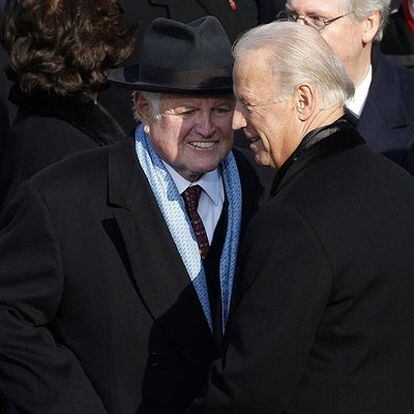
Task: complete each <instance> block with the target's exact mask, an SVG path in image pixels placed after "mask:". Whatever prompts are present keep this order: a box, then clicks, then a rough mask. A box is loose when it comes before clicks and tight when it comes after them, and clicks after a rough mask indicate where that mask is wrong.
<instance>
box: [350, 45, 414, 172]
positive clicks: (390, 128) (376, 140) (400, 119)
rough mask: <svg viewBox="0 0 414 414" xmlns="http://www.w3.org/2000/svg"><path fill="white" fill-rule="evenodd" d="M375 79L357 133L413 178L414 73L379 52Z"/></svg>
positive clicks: (375, 67) (375, 54) (376, 57)
mask: <svg viewBox="0 0 414 414" xmlns="http://www.w3.org/2000/svg"><path fill="white" fill-rule="evenodd" d="M372 64H373V75H372V83H371V86H370V88H369V93H368V97H367V100H366V102H365V105H364V109H363V110H362V113H361V117H360V119H359V121H358V126H357V129H358V131H359V132H360V134H361V135H362V136H363V137H364V138H365V139H366V141H367V143H368V145H369V146H370V147H371V148H373V149H374V150H375V151H377V152H379V153H380V154H383V155H385V156H386V157H387V158H389V159H390V160H392V161H394V162H396V163H397V164H399V165H401V166H402V167H403V168H405V169H406V170H407V171H409V172H410V173H411V174H414V165H413V164H411V163H409V162H408V156H409V154H410V153H411V152H412V151H414V72H412V71H409V70H407V69H404V68H400V67H399V66H397V65H395V64H394V63H392V62H390V61H389V60H388V59H387V58H386V57H385V56H384V55H383V54H382V53H381V52H380V51H379V50H378V49H377V48H375V50H374V53H373V62H372Z"/></svg>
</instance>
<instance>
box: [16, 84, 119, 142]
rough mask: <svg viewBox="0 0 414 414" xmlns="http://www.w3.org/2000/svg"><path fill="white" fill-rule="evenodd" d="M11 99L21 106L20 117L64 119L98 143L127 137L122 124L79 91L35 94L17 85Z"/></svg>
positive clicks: (19, 107) (116, 140)
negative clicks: (64, 93) (21, 89)
mask: <svg viewBox="0 0 414 414" xmlns="http://www.w3.org/2000/svg"><path fill="white" fill-rule="evenodd" d="M10 101H11V102H12V103H13V104H15V105H17V106H18V109H19V112H18V116H17V120H18V119H19V117H24V116H27V115H35V116H39V117H45V118H46V117H52V118H57V119H61V120H63V121H65V122H68V123H69V124H71V125H73V126H74V127H76V128H77V129H79V130H81V131H82V132H83V133H85V134H86V135H87V136H89V137H90V138H91V139H92V140H93V141H95V142H96V144H97V145H107V144H111V143H115V142H118V141H120V140H121V139H123V138H124V137H125V134H124V131H123V130H122V128H121V126H120V125H119V124H118V123H117V122H116V121H115V120H114V119H113V118H112V117H111V116H110V115H109V113H108V112H107V111H106V110H105V109H104V108H103V107H102V106H101V105H99V104H94V103H93V101H92V100H91V99H90V98H89V96H88V95H86V94H84V93H77V94H74V95H71V96H58V95H48V94H45V93H33V94H32V95H26V94H25V93H23V92H22V91H20V90H19V88H18V87H17V86H13V87H12V89H11V91H10Z"/></svg>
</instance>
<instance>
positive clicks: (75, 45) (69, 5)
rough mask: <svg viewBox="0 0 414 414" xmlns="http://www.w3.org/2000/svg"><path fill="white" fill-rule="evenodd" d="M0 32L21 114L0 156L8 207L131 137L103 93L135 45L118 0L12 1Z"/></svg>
mask: <svg viewBox="0 0 414 414" xmlns="http://www.w3.org/2000/svg"><path fill="white" fill-rule="evenodd" d="M1 29H2V44H3V47H4V48H5V49H6V50H7V51H8V53H9V55H10V64H9V67H8V70H7V73H8V76H9V78H10V79H12V80H13V81H14V86H13V87H12V90H11V92H10V100H11V101H12V102H13V103H15V104H16V105H17V106H18V114H17V117H16V120H15V122H14V125H12V128H11V131H10V136H9V138H8V140H7V141H6V143H5V144H4V148H2V149H1V150H0V154H2V158H3V160H2V163H1V165H2V167H1V171H0V196H1V194H3V195H4V197H6V198H7V199H9V198H10V197H11V195H12V194H13V193H14V192H15V190H16V188H17V186H18V185H19V184H20V183H21V182H22V181H24V180H26V179H28V178H29V177H31V176H32V175H33V174H35V173H36V172H38V171H39V170H41V169H43V168H44V167H46V166H48V165H49V164H51V163H53V162H56V161H58V160H60V159H62V158H63V157H65V156H67V155H69V154H72V153H74V152H77V151H79V150H83V149H89V148H93V147H96V146H101V145H107V144H110V143H113V142H116V141H118V140H119V139H121V138H123V137H124V135H125V134H124V132H123V130H122V129H121V127H120V126H119V125H118V124H117V123H116V122H115V121H114V120H113V119H112V118H111V116H110V115H109V114H108V113H107V112H106V111H105V109H104V108H102V107H101V106H100V105H99V104H98V103H97V93H98V92H99V91H101V90H102V89H104V87H105V85H106V83H107V79H106V78H107V76H108V74H109V73H110V72H111V71H112V70H113V69H114V68H116V67H118V66H119V65H121V64H122V63H123V62H124V61H125V60H126V59H127V57H128V56H129V55H130V53H131V52H132V50H133V46H134V39H133V35H132V33H131V31H130V29H129V28H128V26H127V25H126V23H125V22H124V21H123V11H122V7H121V6H120V3H119V1H118V0H92V1H91V0H45V1H41V2H39V1H37V0H9V1H7V2H6V4H5V8H4V13H3V16H2V21H1ZM0 203H1V199H0Z"/></svg>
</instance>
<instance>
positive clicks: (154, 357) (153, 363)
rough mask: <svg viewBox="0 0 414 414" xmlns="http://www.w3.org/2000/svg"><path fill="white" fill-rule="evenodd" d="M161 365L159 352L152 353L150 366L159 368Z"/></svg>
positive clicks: (149, 360)
mask: <svg viewBox="0 0 414 414" xmlns="http://www.w3.org/2000/svg"><path fill="white" fill-rule="evenodd" d="M160 364H161V357H160V354H159V353H158V352H151V353H150V354H149V356H148V365H149V366H150V367H158V366H159V365H160Z"/></svg>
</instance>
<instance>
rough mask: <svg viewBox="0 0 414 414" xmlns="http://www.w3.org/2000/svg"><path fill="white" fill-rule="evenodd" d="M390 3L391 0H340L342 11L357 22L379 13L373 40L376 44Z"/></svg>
mask: <svg viewBox="0 0 414 414" xmlns="http://www.w3.org/2000/svg"><path fill="white" fill-rule="evenodd" d="M327 1H329V0H327ZM390 3H391V0H340V4H341V6H342V8H343V10H344V11H345V12H347V13H352V14H353V15H354V16H355V18H356V19H357V20H362V19H363V18H364V17H366V16H368V15H369V14H370V13H372V12H375V11H377V12H378V13H379V15H380V22H379V27H378V31H377V33H376V35H375V38H374V41H377V42H380V41H381V39H382V35H383V32H384V27H385V24H386V22H387V19H388V15H389V13H390ZM351 18H352V16H351Z"/></svg>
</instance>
